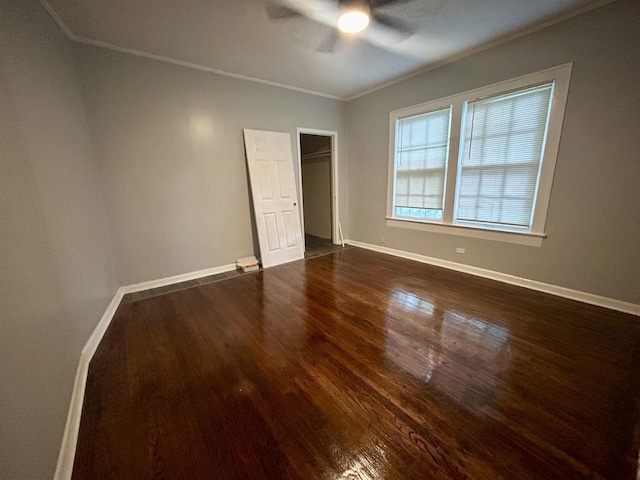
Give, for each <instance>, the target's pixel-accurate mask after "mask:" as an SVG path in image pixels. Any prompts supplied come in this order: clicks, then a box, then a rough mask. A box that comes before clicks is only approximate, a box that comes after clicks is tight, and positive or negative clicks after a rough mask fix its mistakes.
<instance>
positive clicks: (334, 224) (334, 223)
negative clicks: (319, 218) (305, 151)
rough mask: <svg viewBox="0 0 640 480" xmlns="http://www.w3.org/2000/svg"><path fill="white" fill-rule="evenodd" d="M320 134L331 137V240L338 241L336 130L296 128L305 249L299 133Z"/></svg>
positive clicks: (301, 219)
mask: <svg viewBox="0 0 640 480" xmlns="http://www.w3.org/2000/svg"><path fill="white" fill-rule="evenodd" d="M301 134H305V135H322V136H324V137H329V138H330V139H331V151H330V152H329V153H330V154H331V242H332V243H333V244H334V245H338V244H339V243H340V239H339V238H338V237H339V234H338V225H339V224H340V208H339V206H340V205H339V200H338V189H339V184H340V179H339V178H338V171H339V170H338V132H337V131H335V130H318V129H316V128H305V127H297V128H296V146H297V147H298V191H299V192H300V198H299V202H300V224H301V225H302V233H303V242H302V243H303V244H304V247H305V251H306V248H307V244H306V241H305V240H304V203H303V198H302V197H303V195H302V146H301V145H300V135H301Z"/></svg>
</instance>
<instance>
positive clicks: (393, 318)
mask: <svg viewBox="0 0 640 480" xmlns="http://www.w3.org/2000/svg"><path fill="white" fill-rule="evenodd" d="M387 314H388V316H387V325H386V331H385V355H386V358H387V359H388V360H390V361H391V362H393V363H394V364H395V365H396V366H397V367H399V368H400V369H401V370H402V371H404V372H405V373H407V374H409V375H411V376H412V377H414V378H416V379H418V380H420V381H421V382H423V383H424V384H430V386H431V387H434V388H437V389H438V390H440V391H442V392H443V393H445V394H446V395H447V396H448V397H450V398H451V399H452V400H454V401H456V403H458V404H460V405H461V406H463V407H465V408H466V407H467V406H468V407H469V408H468V409H471V410H473V411H472V413H473V414H474V415H482V412H481V411H479V410H478V409H477V408H472V406H473V407H477V406H478V405H479V404H481V405H489V404H493V403H495V401H496V397H497V396H499V394H500V392H501V390H502V388H503V385H502V383H503V382H502V380H501V379H502V378H503V377H504V375H503V374H504V372H505V371H506V370H507V368H508V367H509V349H510V346H509V342H510V333H509V330H508V328H505V327H503V326H500V325H495V324H493V323H490V322H487V321H485V320H483V319H479V318H475V317H473V316H470V315H467V314H465V313H461V312H459V311H442V310H440V309H438V308H437V305H436V304H435V303H433V302H432V301H431V299H426V298H420V297H418V296H417V295H414V294H412V293H410V292H407V291H406V290H405V289H404V288H398V290H397V291H395V292H393V294H392V295H391V299H390V301H389V304H388V306H387ZM407 314H410V315H411V317H412V319H413V320H415V318H416V316H418V317H420V318H422V319H423V320H424V321H423V322H422V323H421V325H422V326H423V328H422V329H421V330H420V331H412V332H406V331H403V328H402V323H403V316H404V315H407ZM463 346H464V347H463ZM463 348H464V350H463ZM460 356H466V357H471V359H472V362H470V364H472V365H473V368H474V370H473V371H470V372H458V371H456V372H454V371H451V369H450V368H449V367H448V366H447V365H448V364H455V363H457V362H455V361H453V358H454V357H460ZM450 357H451V359H452V361H451V362H449V361H448V359H449V358H450ZM474 374H478V375H482V377H483V384H484V385H486V386H487V387H488V388H483V389H482V391H478V390H477V389H474V388H473V375H474ZM638 480H640V479H638Z"/></svg>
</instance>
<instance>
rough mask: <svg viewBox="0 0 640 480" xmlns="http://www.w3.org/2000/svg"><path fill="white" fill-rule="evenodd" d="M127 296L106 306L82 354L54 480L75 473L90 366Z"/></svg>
mask: <svg viewBox="0 0 640 480" xmlns="http://www.w3.org/2000/svg"><path fill="white" fill-rule="evenodd" d="M123 295H124V291H123V288H122V287H120V288H119V289H118V291H117V292H116V294H115V295H114V297H113V299H112V300H111V302H110V303H109V306H107V309H106V310H105V312H104V315H102V318H101V319H100V321H99V322H98V325H97V326H96V328H95V330H94V331H93V333H92V334H91V336H90V337H89V340H87V343H86V344H85V346H84V348H83V349H82V353H81V354H80V362H79V364H78V369H77V370H76V378H75V380H74V384H73V392H72V393H71V404H70V405H69V412H68V414H67V423H66V425H65V428H64V434H63V436H62V445H61V446H60V453H59V454H58V464H57V465H56V472H55V475H54V477H53V478H54V480H69V479H71V474H72V473H73V460H74V458H75V453H76V446H77V444H78V431H79V430H80V417H81V415H82V404H83V402H84V391H85V388H86V386H87V373H88V372H89V363H90V362H91V359H92V358H93V354H94V353H95V352H96V349H97V348H98V345H99V344H100V340H102V337H103V336H104V333H105V332H106V331H107V327H108V326H109V324H110V323H111V320H112V319H113V316H114V315H115V313H116V310H117V309H118V305H120V301H121V300H122V297H123Z"/></svg>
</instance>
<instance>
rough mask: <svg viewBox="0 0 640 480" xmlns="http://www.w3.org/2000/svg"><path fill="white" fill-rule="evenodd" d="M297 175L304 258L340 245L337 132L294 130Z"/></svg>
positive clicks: (331, 249) (327, 251)
mask: <svg viewBox="0 0 640 480" xmlns="http://www.w3.org/2000/svg"><path fill="white" fill-rule="evenodd" d="M297 136H298V159H299V164H298V167H299V168H298V172H299V183H300V184H299V191H300V192H301V195H300V203H301V206H302V208H301V209H300V212H301V218H300V220H301V223H302V230H303V233H304V240H305V243H304V245H305V256H306V257H310V256H316V255H320V254H324V253H329V252H331V251H333V250H335V249H336V247H335V246H334V244H335V245H338V244H339V243H340V232H339V226H338V224H339V221H338V218H337V216H338V215H337V202H338V200H337V168H336V164H337V133H336V132H329V131H323V130H313V129H303V128H298V130H297Z"/></svg>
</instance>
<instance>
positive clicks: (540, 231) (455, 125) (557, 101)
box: [386, 63, 573, 247]
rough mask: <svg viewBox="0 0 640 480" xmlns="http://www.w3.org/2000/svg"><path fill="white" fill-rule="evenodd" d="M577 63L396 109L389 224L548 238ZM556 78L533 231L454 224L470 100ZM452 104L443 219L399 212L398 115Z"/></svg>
mask: <svg viewBox="0 0 640 480" xmlns="http://www.w3.org/2000/svg"><path fill="white" fill-rule="evenodd" d="M572 67H573V64H572V63H567V64H564V65H559V66H557V67H553V68H549V69H546V70H542V71H539V72H536V73H532V74H528V75H524V76H521V77H517V78H514V79H510V80H506V81H503V82H499V83H495V84H492V85H489V86H486V87H481V88H476V89H473V90H469V91H466V92H462V93H458V94H455V95H450V96H448V97H445V98H440V99H436V100H432V101H429V102H426V103H422V104H419V105H413V106H410V107H407V108H402V109H398V110H394V111H392V112H390V114H389V125H390V128H389V166H388V185H387V216H386V224H387V226H390V227H400V228H409V229H413V230H422V231H428V232H434V233H444V234H449V235H458V236H464V237H474V238H481V239H486V240H495V241H501V242H507V243H516V244H520V245H530V246H537V247H539V246H541V245H542V240H543V239H544V238H546V233H545V227H546V220H547V213H548V210H549V201H550V197H551V187H552V183H553V176H554V173H555V167H556V161H557V157H558V150H559V147H560V138H561V134H562V125H563V122H564V113H565V108H566V102H567V97H568V93H569V83H570V80H571V70H572ZM550 82H555V85H554V88H553V95H552V98H551V102H552V103H551V110H550V115H549V125H548V128H547V137H546V142H545V146H544V151H543V155H542V162H541V168H540V176H539V181H538V188H537V190H536V194H535V197H534V208H533V214H532V223H531V228H530V229H529V230H526V229H522V228H503V227H493V226H488V225H477V224H474V225H470V224H466V223H464V222H460V223H454V222H455V221H454V215H455V211H456V209H457V205H456V187H457V184H458V180H459V176H460V169H459V165H458V162H459V155H460V150H461V149H462V148H463V145H462V142H463V141H464V139H462V138H461V133H462V130H463V125H462V122H463V113H464V111H465V108H466V102H471V101H474V100H479V99H482V98H486V97H492V96H496V95H502V94H506V93H509V92H510V91H516V90H522V89H525V88H528V87H534V86H536V85H543V84H545V83H550ZM449 107H451V127H450V134H449V158H448V161H447V166H446V170H445V186H444V188H445V192H444V209H443V212H442V219H441V220H430V219H421V220H418V219H409V218H405V217H396V216H394V211H395V206H394V203H395V171H396V169H395V150H396V148H395V147H396V145H395V139H396V131H397V120H399V119H402V118H406V117H412V116H415V115H421V114H424V113H429V112H433V111H436V110H439V109H443V108H449Z"/></svg>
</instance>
